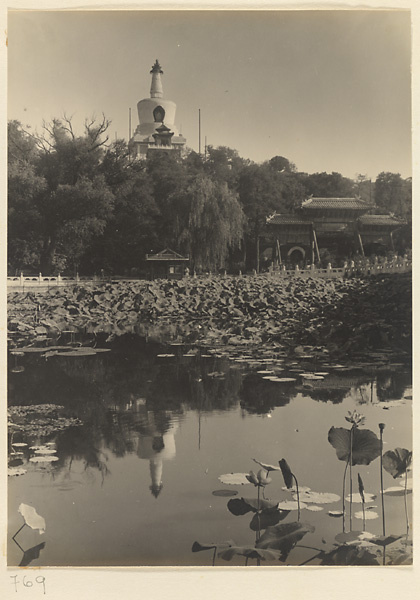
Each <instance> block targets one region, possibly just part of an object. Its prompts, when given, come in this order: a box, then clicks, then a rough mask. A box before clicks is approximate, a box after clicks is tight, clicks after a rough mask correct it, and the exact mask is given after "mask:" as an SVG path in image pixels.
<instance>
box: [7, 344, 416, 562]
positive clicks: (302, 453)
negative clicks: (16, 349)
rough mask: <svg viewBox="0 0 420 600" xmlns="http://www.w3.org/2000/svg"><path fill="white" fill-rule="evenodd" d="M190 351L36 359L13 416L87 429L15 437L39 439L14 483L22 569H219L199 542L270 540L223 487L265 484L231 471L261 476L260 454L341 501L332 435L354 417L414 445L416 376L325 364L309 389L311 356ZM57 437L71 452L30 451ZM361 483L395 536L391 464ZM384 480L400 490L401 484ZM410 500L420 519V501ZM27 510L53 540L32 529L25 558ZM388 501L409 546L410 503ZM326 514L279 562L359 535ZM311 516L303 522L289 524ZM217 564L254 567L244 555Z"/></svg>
mask: <svg viewBox="0 0 420 600" xmlns="http://www.w3.org/2000/svg"><path fill="white" fill-rule="evenodd" d="M188 351H191V348H190V347H189V346H181V345H179V346H170V347H168V348H163V347H162V346H159V345H157V344H153V343H149V344H139V343H136V344H132V345H131V346H129V348H124V346H121V347H119V348H116V349H114V350H112V351H111V352H108V353H103V354H98V355H96V356H86V357H61V356H60V357H58V356H57V357H51V358H48V359H45V358H42V357H40V356H37V355H25V357H24V358H23V359H20V360H21V363H22V365H24V367H25V370H24V371H23V372H20V373H10V375H9V405H10V406H17V405H21V406H27V405H39V404H56V405H60V406H62V407H64V408H63V409H60V414H62V415H64V416H66V417H68V418H78V419H80V420H81V422H82V424H81V425H79V426H74V427H67V428H65V429H63V430H62V431H60V432H52V433H49V434H48V435H43V432H42V428H41V429H40V430H39V432H38V434H37V435H35V434H27V433H21V432H19V431H17V432H15V433H14V434H13V437H12V436H9V445H10V444H11V443H12V442H13V443H16V442H22V443H28V447H25V448H24V449H23V456H21V457H14V462H13V464H14V465H20V466H21V467H23V468H24V469H26V471H27V472H26V473H25V474H24V475H21V476H15V477H9V545H8V563H9V565H13V566H14V565H19V564H27V563H28V561H29V562H30V564H31V565H32V566H41V565H42V566H105V565H108V566H111V565H126V566H132V565H135V566H145V565H163V566H167V565H174V566H175V565H184V566H188V565H205V566H209V565H211V561H212V552H211V551H209V552H197V553H193V552H191V547H192V545H193V543H194V541H199V542H201V543H210V542H214V543H216V542H223V541H225V540H233V541H234V542H235V543H236V544H237V545H249V544H251V545H252V544H253V543H255V539H256V532H255V531H253V530H251V529H250V521H251V517H252V513H249V514H246V515H243V516H234V515H233V514H231V513H230V512H229V510H228V508H227V502H228V501H229V497H223V496H217V495H216V496H215V495H213V492H214V491H217V490H222V489H223V490H229V491H230V492H232V493H234V492H237V493H238V495H237V496H236V497H238V498H239V497H241V496H243V497H246V498H256V497H257V489H256V488H255V487H254V486H252V485H251V484H247V485H243V486H230V485H226V484H223V483H221V482H220V481H219V479H218V477H219V476H220V475H222V474H225V473H232V472H233V473H236V472H241V473H245V472H249V470H250V469H253V470H255V471H258V469H259V468H260V467H259V466H258V465H257V464H255V463H254V462H253V460H252V459H253V458H256V459H257V460H260V461H262V462H265V463H269V464H272V465H278V461H279V460H280V459H281V458H286V460H287V461H288V463H289V464H290V465H291V466H292V469H293V471H294V473H295V474H296V476H297V477H298V481H299V485H301V486H307V487H309V488H311V489H312V490H314V491H318V492H330V493H334V494H337V495H338V496H340V497H341V496H342V479H343V472H344V467H345V463H344V462H342V461H339V460H338V459H337V457H336V452H335V449H334V448H333V447H332V446H331V445H330V444H329V442H328V431H329V429H330V428H331V426H335V427H348V426H349V424H348V423H347V422H346V421H345V416H346V415H347V413H348V411H353V410H354V409H356V410H357V411H358V412H360V413H362V414H363V415H364V416H365V417H366V423H365V425H364V426H363V427H365V428H369V429H371V430H373V431H375V432H376V433H377V435H379V430H378V423H379V422H383V423H385V425H386V428H385V431H384V440H385V444H384V451H385V450H388V449H389V450H391V449H394V448H395V447H404V448H408V449H411V445H412V441H411V404H412V396H411V394H412V390H411V378H410V372H409V369H407V368H405V367H404V366H403V365H395V366H394V367H392V368H385V367H384V368H383V369H379V370H378V369H375V370H372V369H369V368H367V369H364V370H362V369H360V368H359V369H355V370H354V369H346V368H344V369H343V368H342V367H339V366H338V367H337V366H334V365H332V366H331V365H330V366H326V365H325V363H324V364H323V365H322V366H320V365H318V371H321V372H324V373H327V372H328V375H327V374H326V375H324V378H323V379H318V380H307V381H306V383H305V380H303V379H302V377H301V376H300V375H299V372H310V371H311V372H314V371H316V369H317V365H315V366H314V365H313V364H312V362H311V361H308V360H307V361H306V363H305V361H304V360H302V361H298V364H296V361H295V362H294V364H291V362H290V361H288V360H286V359H285V358H284V357H283V358H279V359H278V360H277V361H275V362H274V363H272V364H270V362H269V360H268V359H265V362H260V363H258V362H255V360H254V361H252V360H251V362H250V363H249V362H245V361H244V360H243V359H241V357H240V356H237V357H236V359H237V360H231V359H230V358H229V357H223V356H222V357H219V358H217V357H215V356H214V355H212V354H210V353H207V352H206V351H201V352H199V351H198V350H197V349H195V350H194V351H195V352H196V355H194V356H185V354H186V353H187V352H188ZM161 354H174V355H175V356H159V355H161ZM260 358H261V357H260ZM273 366H274V367H275V369H277V370H278V369H280V366H281V368H282V371H281V376H282V377H285V376H288V377H292V378H296V382H290V383H287V382H283V383H281V382H277V383H274V382H271V381H269V380H266V379H264V378H263V377H264V374H259V373H258V371H262V370H266V369H268V370H270V369H271V368H272V367H273ZM278 372H279V373H280V371H278ZM304 383H305V385H303V384H304ZM46 442H51V443H55V444H56V450H57V452H56V456H57V457H58V460H57V461H54V462H52V463H46V464H43V463H36V462H32V461H30V460H29V458H30V457H33V456H34V451H33V450H29V446H34V445H42V444H45V443H46ZM10 450H12V446H11V445H10ZM15 450H16V447H15ZM19 450H21V448H19ZM357 473H360V474H361V476H362V478H363V482H364V485H365V490H366V492H372V493H374V494H377V495H378V497H377V498H376V500H375V501H374V502H373V505H374V506H375V507H376V508H373V509H371V510H373V512H377V513H378V515H379V517H378V518H376V519H372V520H369V521H367V523H366V529H367V530H368V531H369V532H371V533H373V534H377V535H381V533H382V518H381V502H380V497H379V490H380V470H379V459H377V460H375V461H373V462H372V463H371V464H370V465H368V466H355V467H354V468H353V481H354V483H353V492H357ZM271 476H272V480H273V481H272V483H271V484H270V485H269V486H267V488H266V490H265V497H266V498H269V499H270V500H272V501H273V502H278V501H281V500H286V499H291V494H290V492H288V491H285V490H284V489H282V488H283V487H284V481H283V478H282V475H281V473H280V472H274V473H271ZM384 485H385V487H389V486H394V485H398V481H397V482H395V481H394V480H393V478H392V477H391V476H390V475H389V474H388V473H385V474H384ZM346 493H348V489H347V490H346ZM408 502H409V506H408V508H409V510H410V511H411V496H408ZM21 503H25V504H29V505H31V506H34V507H35V508H36V510H37V511H38V513H39V514H40V515H42V516H43V517H44V518H45V520H46V531H45V534H43V535H40V534H39V533H38V531H33V530H31V529H29V528H28V527H25V528H24V529H23V530H22V531H21V532H20V533H19V534H18V536H17V538H16V539H17V541H18V543H19V546H20V547H19V546H18V545H17V544H15V543H14V542H13V541H12V540H11V536H12V535H13V534H14V533H15V532H16V531H17V530H18V529H19V527H20V526H21V525H22V517H21V515H20V514H19V513H18V507H19V505H20V504H21ZM385 504H386V526H387V533H394V534H401V535H402V534H404V535H405V533H406V521H405V513H404V498H403V497H401V496H397V497H392V496H387V497H386V498H385ZM319 506H320V508H321V509H322V510H319V511H318V512H314V511H310V510H306V509H304V510H302V515H301V520H303V521H305V522H308V523H310V524H311V525H312V526H313V527H314V528H315V529H314V531H313V532H309V533H307V534H306V535H305V537H304V538H303V539H302V540H301V541H300V542H298V543H297V545H296V546H294V547H292V548H291V550H290V552H289V553H288V556H287V558H286V559H285V561H284V562H281V563H279V562H273V563H269V564H277V565H278V564H289V565H299V564H301V563H303V562H304V561H306V560H308V559H309V558H310V557H311V556H313V555H314V554H316V549H324V550H329V549H332V548H333V544H334V543H336V542H335V536H336V535H337V534H339V533H340V532H342V528H343V524H342V520H341V519H340V518H333V517H331V516H329V515H328V511H330V510H336V511H337V510H340V509H341V500H340V501H337V502H335V503H332V504H324V505H319ZM347 508H348V503H347ZM360 510H361V504H358V505H357V506H356V507H353V529H357V530H362V521H361V520H357V519H355V517H354V513H355V512H358V511H360ZM296 519H297V511H291V512H290V513H289V514H288V515H287V516H286V517H285V518H284V521H283V522H284V523H287V522H292V521H296ZM33 548H34V550H32V551H30V552H29V555H28V553H27V552H26V554H25V553H24V551H28V550H31V549H33ZM22 561H23V562H22ZM216 564H219V565H232V566H234V565H242V564H244V558H243V557H235V558H234V559H233V560H232V562H225V561H222V560H221V559H217V562H216ZM250 564H255V562H254V561H250ZM309 564H314V565H316V564H317V561H316V560H315V561H313V562H311V563H309ZM318 564H319V561H318Z"/></svg>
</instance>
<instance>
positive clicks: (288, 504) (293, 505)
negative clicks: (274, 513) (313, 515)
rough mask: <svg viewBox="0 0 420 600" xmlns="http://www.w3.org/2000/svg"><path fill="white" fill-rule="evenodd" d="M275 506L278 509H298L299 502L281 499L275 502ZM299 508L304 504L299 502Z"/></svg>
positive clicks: (304, 505)
mask: <svg viewBox="0 0 420 600" xmlns="http://www.w3.org/2000/svg"><path fill="white" fill-rule="evenodd" d="M277 508H279V509H280V510H298V509H299V504H298V503H297V502H296V501H295V500H282V501H281V502H279V503H278V504H277ZM300 508H306V504H305V503H304V502H300Z"/></svg>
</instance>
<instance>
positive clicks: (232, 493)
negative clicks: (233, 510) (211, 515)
mask: <svg viewBox="0 0 420 600" xmlns="http://www.w3.org/2000/svg"><path fill="white" fill-rule="evenodd" d="M237 493H238V492H237V491H236V490H214V492H212V494H213V496H222V497H228V496H236V495H237Z"/></svg>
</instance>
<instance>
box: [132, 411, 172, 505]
mask: <svg viewBox="0 0 420 600" xmlns="http://www.w3.org/2000/svg"><path fill="white" fill-rule="evenodd" d="M147 420H148V423H147V427H146V431H145V433H140V434H139V437H138V439H137V456H138V457H139V458H144V459H148V460H149V463H150V476H151V479H152V484H151V486H150V490H151V492H152V494H153V495H154V496H155V498H157V497H158V495H159V494H160V492H161V490H162V487H163V461H165V460H171V459H172V458H174V457H175V454H176V447H175V433H176V430H177V429H178V423H177V422H176V421H175V422H171V423H170V424H169V426H167V427H165V430H164V431H163V432H162V428H161V427H158V426H156V424H155V415H154V413H153V412H148V413H147ZM143 431H144V430H143Z"/></svg>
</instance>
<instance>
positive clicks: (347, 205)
mask: <svg viewBox="0 0 420 600" xmlns="http://www.w3.org/2000/svg"><path fill="white" fill-rule="evenodd" d="M302 208H303V209H310V210H313V209H331V208H332V209H337V210H369V208H370V204H368V203H367V202H365V201H364V200H361V199H360V198H309V199H308V200H305V201H304V202H302Z"/></svg>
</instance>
